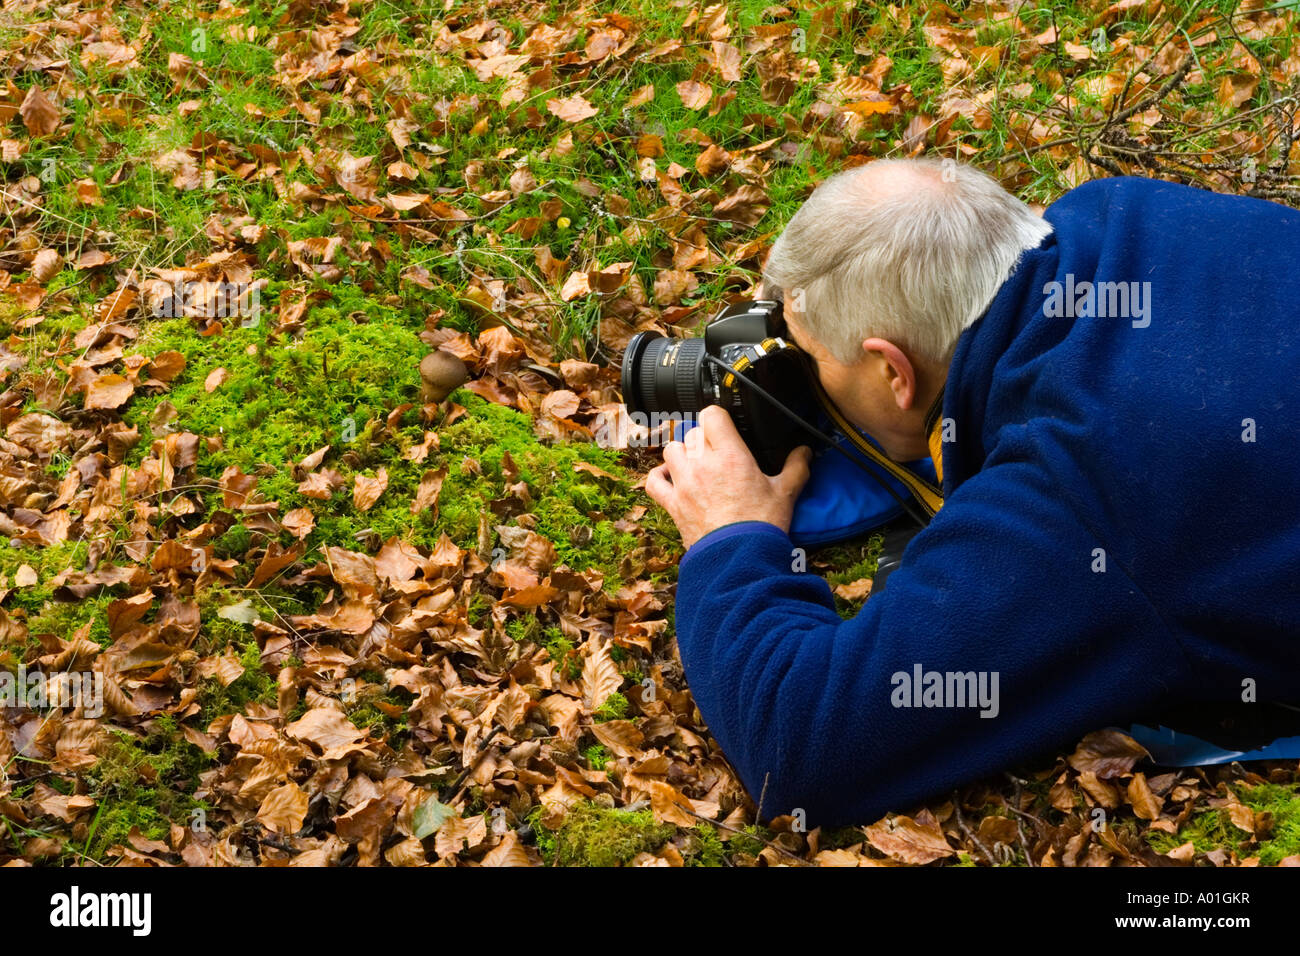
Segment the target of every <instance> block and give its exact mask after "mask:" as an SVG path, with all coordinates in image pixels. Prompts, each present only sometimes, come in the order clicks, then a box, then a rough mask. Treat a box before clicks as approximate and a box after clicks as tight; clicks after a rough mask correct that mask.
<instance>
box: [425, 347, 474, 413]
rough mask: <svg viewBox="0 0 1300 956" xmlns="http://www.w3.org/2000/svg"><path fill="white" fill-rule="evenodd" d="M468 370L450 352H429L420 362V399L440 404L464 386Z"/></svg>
mask: <svg viewBox="0 0 1300 956" xmlns="http://www.w3.org/2000/svg"><path fill="white" fill-rule="evenodd" d="M468 378H469V370H468V369H466V368H465V363H464V362H462V361H461V360H460V359H458V358H456V356H454V355H452V354H451V353H450V352H442V351H439V352H430V353H429V354H428V355H426V356H425V357H424V359H423V360H422V361H421V362H420V382H421V384H420V397H421V398H423V399H424V401H426V402H441V401H442V400H443V399H444V398H446V397H447V396H448V395H450V394H451V393H452V392H454V391H455V390H456V389H458V388H459V387H460V386H462V385H464V384H465V381H466V379H468Z"/></svg>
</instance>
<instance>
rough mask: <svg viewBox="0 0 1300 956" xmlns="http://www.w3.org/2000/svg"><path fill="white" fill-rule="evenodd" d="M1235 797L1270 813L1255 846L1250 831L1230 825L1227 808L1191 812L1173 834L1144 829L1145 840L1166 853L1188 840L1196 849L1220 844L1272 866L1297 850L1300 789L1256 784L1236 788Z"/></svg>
mask: <svg viewBox="0 0 1300 956" xmlns="http://www.w3.org/2000/svg"><path fill="white" fill-rule="evenodd" d="M1236 793H1237V797H1238V799H1240V801H1241V802H1242V803H1243V804H1245V805H1246V806H1248V807H1250V809H1251V810H1253V811H1255V813H1256V815H1257V816H1256V819H1257V821H1258V817H1259V815H1260V814H1264V813H1267V814H1271V815H1272V828H1271V829H1270V830H1268V832H1267V833H1266V834H1264V837H1265V838H1264V839H1261V840H1259V843H1258V845H1257V846H1249V847H1247V846H1246V844H1249V843H1251V842H1252V840H1253V838H1252V836H1251V834H1249V833H1247V832H1246V831H1244V830H1240V829H1238V828H1237V827H1236V826H1234V825H1233V823H1232V819H1231V817H1230V816H1229V814H1228V811H1227V810H1207V811H1205V812H1202V813H1197V814H1195V815H1193V816H1192V818H1191V819H1190V820H1188V821H1187V823H1186V824H1184V825H1183V828H1182V829H1181V830H1179V831H1178V833H1177V834H1169V833H1164V832H1161V831H1153V830H1148V831H1146V839H1147V842H1148V843H1150V844H1151V846H1152V848H1154V849H1155V850H1156V852H1158V853H1167V852H1169V851H1170V850H1172V849H1174V848H1175V847H1178V846H1182V845H1183V844H1184V843H1187V842H1188V841H1189V840H1190V841H1191V842H1192V845H1193V846H1195V847H1196V851H1197V852H1198V853H1208V852H1209V851H1211V850H1214V849H1217V848H1219V847H1223V848H1226V849H1230V850H1232V851H1234V852H1235V853H1236V854H1237V855H1238V856H1239V857H1248V856H1258V857H1259V863H1260V866H1276V865H1277V864H1278V862H1279V861H1281V860H1282V859H1284V858H1285V857H1288V856H1295V855H1296V854H1300V791H1298V790H1297V788H1296V787H1295V786H1283V785H1280V784H1260V785H1259V786H1255V787H1238V788H1236Z"/></svg>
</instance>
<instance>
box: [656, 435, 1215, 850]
mask: <svg viewBox="0 0 1300 956" xmlns="http://www.w3.org/2000/svg"><path fill="white" fill-rule="evenodd" d="M1046 484H1047V480H1046V479H1045V478H1043V477H1042V473H1041V472H1039V471H1036V470H1035V469H1033V468H1032V467H1031V466H1030V465H1028V464H1025V463H1023V462H1014V461H1013V462H1008V463H1005V464H1000V465H996V466H994V467H991V468H988V469H986V470H985V471H981V472H980V473H979V474H977V475H976V476H974V477H972V478H971V479H969V480H968V481H966V482H964V483H963V484H962V485H961V486H960V487H959V488H958V489H957V490H956V491H955V492H954V493H953V494H952V495H951V496H950V497H949V499H948V500H947V501H946V502H945V504H944V507H943V508H942V510H941V511H940V512H939V513H938V515H936V516H935V518H934V520H933V521H932V522H931V524H930V526H929V527H928V528H926V529H925V530H924V531H922V532H920V533H919V534H918V535H917V536H916V537H915V538H913V539H912V542H911V544H910V545H909V546H908V549H907V552H906V553H905V556H904V558H903V561H902V564H901V566H900V567H899V568H898V569H897V570H896V571H895V572H894V573H893V574H892V575H891V576H890V578H889V584H888V587H887V588H885V589H884V590H883V591H882V592H880V593H879V594H878V595H875V596H872V597H871V598H869V599H868V601H867V603H866V605H865V606H864V607H863V609H862V610H861V611H860V612H859V613H858V614H857V616H856V617H854V618H853V619H851V620H847V621H846V620H843V619H841V617H840V616H839V614H838V613H837V612H836V610H835V604H834V598H833V596H832V594H831V590H830V587H829V586H828V585H827V583H826V582H825V581H824V580H823V579H822V578H821V577H819V576H818V575H816V574H815V573H812V572H810V571H804V570H797V568H799V567H800V566H801V562H800V561H799V560H798V558H799V554H798V552H797V551H796V549H795V547H794V545H793V544H792V543H791V541H790V539H789V537H788V536H787V535H786V533H785V532H783V531H782V530H781V529H779V528H778V527H776V526H775V525H772V524H767V523H764V522H758V521H751V522H742V523H737V524H733V525H729V526H726V527H724V528H721V529H718V530H715V531H714V532H712V533H710V534H709V535H706V536H705V537H704V538H702V539H701V540H700V541H698V542H696V544H695V545H693V546H692V547H691V548H690V550H689V551H688V552H687V554H686V556H685V557H684V558H683V559H682V562H681V567H680V569H679V576H678V585H677V603H676V618H675V622H676V630H677V640H678V646H679V649H680V652H681V658H682V664H683V667H684V669H685V673H686V677H687V680H688V682H689V684H690V688H691V692H692V694H693V696H694V698H695V701H696V704H697V705H698V707H699V709H700V713H701V715H702V716H703V717H704V720H705V722H706V724H707V725H708V727H709V730H710V732H711V733H712V734H713V736H714V737H715V738H716V739H717V741H718V743H719V744H720V745H721V747H722V749H723V752H724V753H725V754H726V756H727V758H728V760H729V761H730V762H731V764H732V766H733V767H734V768H735V769H736V772H737V773H738V775H739V777H740V779H741V782H742V783H743V784H744V785H745V787H746V789H747V790H748V791H749V793H750V796H751V797H752V798H753V799H754V801H755V802H756V803H757V802H758V801H759V800H760V795H761V799H762V805H761V807H760V817H761V818H762V819H770V818H771V817H774V816H779V815H781V814H786V813H792V812H794V811H795V810H796V809H802V810H803V811H804V813H805V814H806V819H807V821H808V825H809V826H810V827H812V826H818V825H828V826H835V825H843V824H850V823H869V822H872V821H874V820H876V819H878V818H879V817H880V816H881V815H882V814H884V813H886V812H888V811H891V810H893V811H899V810H905V809H907V808H908V806H909V805H911V804H913V803H915V802H917V801H919V800H922V799H925V798H928V797H930V796H934V795H938V794H941V793H944V792H946V791H947V790H948V789H950V788H952V787H954V786H956V785H958V784H960V783H964V782H967V781H969V780H972V779H974V778H978V777H980V776H983V775H986V774H990V773H993V772H996V771H999V770H1002V769H1005V768H1008V767H1010V766H1013V765H1014V764H1016V763H1019V762H1021V761H1024V760H1026V759H1031V758H1034V757H1036V756H1039V755H1040V754H1043V753H1044V752H1045V751H1047V750H1048V749H1050V748H1060V747H1072V746H1073V745H1074V744H1075V743H1077V742H1078V740H1079V738H1080V737H1081V736H1082V735H1083V734H1086V733H1088V732H1089V731H1092V730H1097V729H1100V728H1102V727H1105V726H1107V725H1110V724H1114V723H1121V724H1123V723H1126V722H1127V720H1128V719H1131V718H1133V717H1136V716H1139V715H1140V713H1141V712H1143V711H1145V710H1147V709H1148V708H1149V707H1150V706H1151V705H1152V704H1154V703H1155V702H1157V701H1158V700H1160V699H1163V698H1165V697H1167V696H1168V695H1171V694H1175V693H1178V692H1180V691H1181V692H1185V691H1186V688H1187V687H1188V686H1189V684H1190V683H1191V674H1190V669H1189V667H1188V664H1187V662H1186V660H1185V658H1184V656H1183V653H1182V650H1181V648H1180V647H1179V645H1178V644H1177V642H1176V640H1175V639H1174V638H1173V637H1172V636H1171V635H1170V632H1169V629H1168V628H1167V627H1166V625H1165V624H1164V623H1163V622H1162V620H1161V619H1160V616H1159V614H1158V613H1157V611H1156V610H1155V608H1153V607H1152V605H1151V604H1150V602H1149V601H1148V600H1147V599H1146V598H1145V596H1144V595H1143V594H1142V593H1141V592H1140V591H1139V589H1138V588H1137V587H1136V586H1135V585H1134V583H1133V581H1132V580H1131V579H1130V577H1129V575H1128V573H1127V572H1126V570H1125V569H1124V568H1123V567H1120V566H1119V562H1118V561H1117V559H1116V558H1114V557H1111V556H1109V555H1105V554H1101V553H1099V552H1098V550H1097V549H1102V552H1104V551H1105V549H1106V542H1105V541H1103V540H1099V539H1098V538H1097V537H1095V536H1094V534H1093V533H1092V532H1090V530H1089V529H1088V527H1086V525H1087V524H1090V522H1088V521H1087V520H1086V518H1085V519H1084V520H1080V518H1079V517H1077V516H1076V515H1074V514H1073V513H1072V512H1071V511H1070V510H1069V509H1068V507H1067V506H1066V505H1064V504H1063V503H1062V502H1061V500H1060V498H1061V496H1060V495H1059V494H1054V493H1053V492H1054V489H1052V488H1049V487H1045V485H1046ZM1099 554H1100V556H1101V557H1102V558H1103V559H1104V560H1105V564H1104V565H1103V564H1099V562H1098V557H1099ZM1099 568H1104V569H1102V570H1099ZM929 672H937V673H938V674H940V675H943V676H942V678H941V686H940V687H939V688H938V692H937V693H936V691H935V686H934V679H933V678H927V677H926V676H925V675H926V674H928V673H929ZM918 674H920V675H921V676H922V680H921V681H920V682H919V683H920V684H921V685H922V686H920V687H916V686H913V685H914V684H916V683H918V682H917V681H916V680H915V678H916V676H917V675H918ZM950 674H951V675H956V676H955V678H949V677H948V676H947V675H950ZM981 675H982V676H983V680H984V683H983V685H980V683H979V680H980V677H981ZM904 676H905V677H906V681H904V680H903V677H904ZM972 676H973V677H974V680H975V683H974V684H972V683H971V681H970V678H971V677H972ZM981 686H982V688H983V690H984V692H985V693H984V695H983V696H984V700H983V701H981V700H979V699H978V698H979V697H980V694H979V692H978V688H980V687H981ZM971 688H976V690H974V691H971V692H969V693H968V690H969V689H971ZM963 696H964V697H967V699H966V700H965V701H964V705H963V701H962V697H963ZM969 697H975V698H977V699H976V700H975V701H971V700H969ZM936 702H937V703H938V705H937V706H936Z"/></svg>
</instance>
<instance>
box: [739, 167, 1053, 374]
mask: <svg viewBox="0 0 1300 956" xmlns="http://www.w3.org/2000/svg"><path fill="white" fill-rule="evenodd" d="M890 168H892V169H893V171H895V172H898V173H908V172H911V173H913V174H920V175H917V176H914V181H915V183H916V185H915V188H903V189H900V188H884V189H875V190H873V187H872V185H871V181H872V179H873V178H874V176H875V174H876V173H881V172H886V171H887V170H888V169H890ZM912 178H913V177H909V179H912ZM928 180H932V182H929V181H928ZM873 191H874V192H877V193H879V195H874V196H873V195H872V192H873ZM1051 231H1052V227H1051V224H1050V223H1048V222H1047V221H1046V220H1044V219H1042V218H1041V217H1040V216H1037V215H1035V213H1034V211H1033V210H1032V209H1030V208H1029V207H1028V206H1027V205H1025V203H1023V202H1021V201H1020V200H1019V199H1017V198H1016V197H1015V196H1013V195H1011V194H1010V193H1008V192H1007V191H1006V190H1005V189H1003V188H1002V186H1001V185H1000V184H999V183H998V182H997V180H995V179H993V178H992V177H991V176H988V175H986V174H985V173H982V172H980V171H979V170H978V169H976V168H974V167H973V166H966V165H964V164H961V163H957V162H954V161H953V160H950V159H946V160H938V159H933V158H928V157H926V158H921V159H879V160H876V161H875V162H872V163H868V164H867V165H865V166H859V167H855V168H853V169H848V170H844V171H843V172H840V173H836V174H835V175H834V176H831V177H829V178H828V179H827V180H826V181H825V182H823V183H822V184H821V185H820V186H818V187H817V189H816V190H815V191H814V192H813V194H812V196H810V197H809V198H808V200H807V201H806V202H805V203H804V204H803V206H802V207H800V209H799V211H798V212H796V213H795V214H794V216H793V217H792V218H791V220H790V222H789V224H788V225H787V226H786V228H785V231H784V232H782V233H781V236H780V238H778V239H777V241H776V243H775V244H774V245H773V246H772V250H771V252H770V253H769V254H768V257H767V263H766V265H765V266H764V267H763V286H764V294H765V295H766V296H767V297H768V298H777V299H782V300H784V301H787V302H789V301H791V300H792V299H793V300H795V302H794V305H795V308H796V309H797V310H798V311H799V312H800V313H802V315H801V316H800V319H799V321H800V324H801V325H802V326H803V327H804V328H805V329H807V331H808V334H809V335H811V336H812V337H813V338H814V339H816V340H817V341H818V342H819V343H821V345H822V346H823V347H824V348H826V349H827V350H828V351H829V352H830V353H831V354H832V355H833V356H835V358H836V359H838V360H839V361H841V362H844V363H846V364H852V363H853V362H855V361H856V360H857V359H858V358H859V357H860V356H861V355H862V342H863V340H864V339H868V338H873V337H880V338H884V339H888V340H889V341H891V342H894V343H895V344H896V345H899V346H901V347H904V348H908V349H910V350H911V351H913V352H914V353H916V354H918V355H919V356H921V357H924V358H928V359H930V360H933V361H937V362H938V361H942V362H946V361H947V360H948V359H950V358H951V356H952V352H953V350H954V349H955V348H956V345H957V339H958V338H959V337H960V336H961V333H962V332H963V331H964V330H965V329H966V328H968V327H969V326H970V325H971V324H972V323H974V322H975V320H976V319H978V318H979V317H980V316H981V315H983V314H984V312H985V310H987V309H988V307H989V304H990V303H991V302H992V301H993V298H994V296H995V295H996V294H997V291H998V287H999V286H1001V285H1002V283H1003V281H1005V280H1006V278H1007V276H1009V275H1010V274H1011V271H1012V269H1013V268H1014V267H1015V264H1016V261H1017V260H1018V259H1019V258H1020V254H1021V253H1022V252H1024V251H1025V250H1026V249H1033V248H1035V247H1036V246H1038V245H1039V243H1041V242H1042V240H1043V239H1044V238H1046V237H1047V236H1048V235H1049V234H1050V233H1051Z"/></svg>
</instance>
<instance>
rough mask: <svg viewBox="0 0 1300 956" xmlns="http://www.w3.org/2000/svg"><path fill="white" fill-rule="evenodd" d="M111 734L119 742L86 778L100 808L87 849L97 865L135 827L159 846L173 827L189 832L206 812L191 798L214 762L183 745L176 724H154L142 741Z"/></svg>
mask: <svg viewBox="0 0 1300 956" xmlns="http://www.w3.org/2000/svg"><path fill="white" fill-rule="evenodd" d="M112 733H113V736H114V737H115V738H116V739H115V740H114V742H113V743H112V745H111V746H110V747H109V749H108V751H107V752H106V753H105V754H104V755H103V756H101V757H100V759H99V760H98V761H97V762H96V763H95V765H94V766H93V767H91V768H90V770H89V771H88V772H87V774H86V779H87V780H88V781H89V783H90V793H91V795H92V796H93V797H94V798H95V801H96V803H97V804H98V805H99V809H98V810H97V811H96V814H95V817H94V818H93V820H92V823H91V832H90V834H89V836H88V839H87V843H86V847H85V853H86V854H87V855H88V856H90V857H92V858H94V859H102V858H103V856H104V853H105V851H106V850H108V849H109V848H110V847H113V846H115V845H118V844H124V843H125V842H126V839H127V836H128V834H129V833H130V832H131V829H132V828H133V827H134V828H138V829H139V830H140V832H141V833H143V834H144V835H145V836H146V837H148V838H150V839H154V840H161V839H164V838H166V836H167V834H168V831H169V828H170V826H171V825H172V824H173V823H174V824H177V825H180V826H188V825H189V824H190V821H191V812H192V811H194V810H196V809H202V810H204V811H205V812H206V811H207V809H208V808H207V805H206V804H204V803H202V802H201V801H196V800H195V799H194V798H193V796H192V794H193V791H194V789H195V787H196V786H197V785H198V776H199V773H200V772H201V771H202V770H204V769H206V768H207V767H208V766H209V764H210V763H211V758H209V757H208V756H207V755H206V754H204V753H203V751H201V750H200V749H199V748H198V747H196V746H194V745H193V744H191V743H190V742H189V741H188V740H186V739H185V736H184V735H183V734H182V733H181V731H180V728H179V727H178V726H177V724H176V722H175V720H173V719H172V718H171V717H168V716H164V717H160V718H158V719H156V720H154V721H152V722H151V729H150V730H149V732H148V733H147V734H146V736H144V737H143V738H140V737H136V736H133V735H131V734H129V733H126V732H124V731H118V730H114V731H112Z"/></svg>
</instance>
